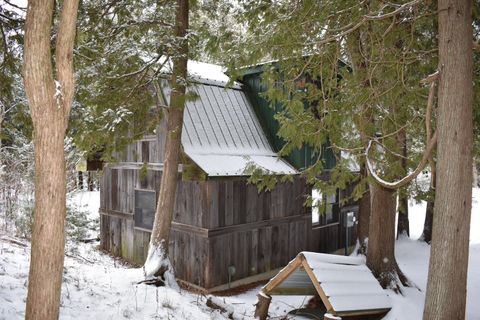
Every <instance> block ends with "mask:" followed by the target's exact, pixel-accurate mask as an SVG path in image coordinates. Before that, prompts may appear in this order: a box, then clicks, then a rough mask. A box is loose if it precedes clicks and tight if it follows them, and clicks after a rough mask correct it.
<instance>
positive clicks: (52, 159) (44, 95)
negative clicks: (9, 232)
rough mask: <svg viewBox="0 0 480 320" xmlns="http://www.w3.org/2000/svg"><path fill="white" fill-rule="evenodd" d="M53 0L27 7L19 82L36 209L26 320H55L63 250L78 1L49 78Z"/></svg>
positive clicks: (69, 9) (68, 6)
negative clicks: (27, 118) (28, 120)
mask: <svg viewBox="0 0 480 320" xmlns="http://www.w3.org/2000/svg"><path fill="white" fill-rule="evenodd" d="M53 7H54V1H53V0H38V1H29V2H28V9H27V18H26V23H25V47H24V82H25V91H26V93H27V97H28V102H29V108H30V111H31V115H32V121H33V143H34V149H35V208H34V223H33V233H32V248H31V261H30V271H29V278H28V295H27V304H26V314H25V318H26V319H58V315H59V305H60V290H61V283H62V274H63V259H64V247H65V235H64V225H65V210H66V208H65V207H66V202H65V198H66V174H65V155H64V138H65V130H66V127H67V123H68V115H69V113H70V109H71V105H72V100H73V93H74V78H73V61H72V52H73V45H74V39H75V24H76V19H77V9H78V0H66V1H64V2H63V9H62V13H61V17H60V24H59V29H58V35H57V43H56V50H55V52H56V63H57V66H56V74H57V76H58V82H57V83H58V85H56V83H55V81H54V78H53V66H52V63H51V61H52V56H51V51H50V33H51V27H52V15H53Z"/></svg>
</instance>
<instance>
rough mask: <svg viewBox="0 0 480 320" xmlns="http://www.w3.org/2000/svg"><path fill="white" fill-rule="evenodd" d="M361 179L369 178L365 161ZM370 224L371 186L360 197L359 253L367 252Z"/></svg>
mask: <svg viewBox="0 0 480 320" xmlns="http://www.w3.org/2000/svg"><path fill="white" fill-rule="evenodd" d="M360 174H361V179H362V180H363V179H366V178H367V174H368V173H367V167H366V166H365V163H363V164H362V165H361V167H360ZM369 224H370V187H369V186H368V184H367V188H366V190H365V192H364V193H363V196H362V198H360V200H359V203H358V225H357V239H358V245H359V246H358V253H360V254H367V240H368V228H369Z"/></svg>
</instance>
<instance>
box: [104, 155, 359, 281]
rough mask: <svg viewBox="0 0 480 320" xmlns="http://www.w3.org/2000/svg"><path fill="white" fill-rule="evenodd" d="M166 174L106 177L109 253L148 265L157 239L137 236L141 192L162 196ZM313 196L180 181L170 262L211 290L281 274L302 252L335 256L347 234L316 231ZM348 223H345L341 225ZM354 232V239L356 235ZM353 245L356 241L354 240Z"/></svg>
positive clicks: (299, 187)
mask: <svg viewBox="0 0 480 320" xmlns="http://www.w3.org/2000/svg"><path fill="white" fill-rule="evenodd" d="M160 179H161V171H160V170H157V169H155V168H151V169H149V170H147V174H146V175H145V177H144V178H143V179H142V178H141V177H140V168H134V167H132V165H131V164H129V165H125V167H123V168H122V167H121V164H117V165H113V166H112V167H106V168H105V169H104V175H103V181H102V189H101V190H102V192H101V193H102V195H101V205H102V207H101V209H100V211H101V212H102V215H101V239H102V242H101V245H102V247H103V249H105V250H108V251H110V252H112V253H113V254H115V255H118V256H121V257H124V258H125V259H127V260H129V261H132V262H135V263H138V264H142V263H143V262H144V260H145V258H146V254H147V250H148V241H149V237H150V233H149V232H148V230H143V229H139V228H135V226H134V220H133V213H134V201H135V199H134V190H135V189H143V190H156V191H157V194H158V188H159V186H160ZM310 192H311V190H310V188H309V187H308V186H307V185H306V184H305V181H304V179H302V178H295V179H294V181H293V182H291V183H290V182H289V183H282V184H279V185H278V186H277V187H276V188H275V189H274V190H273V191H271V192H261V193H258V191H257V188H256V186H253V185H248V184H247V182H246V178H224V179H220V178H216V179H210V180H207V181H180V182H179V184H178V189H177V199H176V205H175V212H174V224H173V227H172V234H171V243H170V255H171V259H172V261H173V263H174V266H175V271H176V276H177V277H178V278H180V279H183V280H185V281H188V282H190V283H193V284H196V285H199V286H201V287H204V288H207V289H208V288H212V287H216V286H219V285H222V284H226V283H228V280H229V279H228V267H230V266H234V267H235V269H236V273H235V275H234V276H233V278H232V280H237V279H241V278H245V277H248V276H253V275H256V274H259V273H263V272H267V271H270V270H274V269H276V268H279V267H282V266H284V265H285V264H287V263H288V262H289V261H290V260H291V259H293V258H294V257H295V256H296V255H297V254H298V252H300V251H302V250H310V251H319V252H332V251H335V250H338V249H339V248H342V247H343V246H344V243H345V240H344V239H345V234H344V228H343V227H340V224H338V223H336V224H332V225H330V226H323V227H319V228H312V223H311V210H310V209H309V208H306V207H304V206H303V203H304V202H305V197H306V195H308V194H310ZM342 222H343V216H341V221H340V223H342ZM351 232H353V231H351ZM350 239H352V241H354V239H353V234H351V236H350Z"/></svg>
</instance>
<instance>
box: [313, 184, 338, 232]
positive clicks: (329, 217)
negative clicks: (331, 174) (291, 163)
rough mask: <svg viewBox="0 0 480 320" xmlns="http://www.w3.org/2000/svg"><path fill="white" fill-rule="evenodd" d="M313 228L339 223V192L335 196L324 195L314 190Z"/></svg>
mask: <svg viewBox="0 0 480 320" xmlns="http://www.w3.org/2000/svg"><path fill="white" fill-rule="evenodd" d="M312 200H313V203H312V226H314V227H320V226H326V225H330V224H334V223H338V222H339V205H338V190H337V192H335V194H332V195H326V194H322V193H321V192H320V190H317V189H313V190H312Z"/></svg>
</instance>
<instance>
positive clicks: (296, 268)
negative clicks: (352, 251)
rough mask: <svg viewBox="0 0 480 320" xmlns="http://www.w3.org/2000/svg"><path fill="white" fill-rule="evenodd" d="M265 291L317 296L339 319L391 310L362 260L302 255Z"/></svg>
mask: <svg viewBox="0 0 480 320" xmlns="http://www.w3.org/2000/svg"><path fill="white" fill-rule="evenodd" d="M262 291H263V292H264V293H266V294H270V295H275V294H293V295H295V294H305V295H307V294H308V295H311V294H315V293H317V294H318V295H319V296H320V298H321V299H322V302H323V303H324V304H325V306H326V307H327V311H329V312H332V311H333V312H334V313H336V314H337V315H354V314H359V313H362V314H367V313H372V314H373V313H379V312H384V311H388V310H389V309H391V302H390V297H389V296H388V294H387V293H386V291H385V290H383V289H382V287H381V286H380V284H379V283H378V281H377V279H375V277H374V276H373V274H372V272H371V271H370V269H369V268H368V267H367V266H366V265H365V259H364V258H362V257H346V256H339V255H331V254H323V253H313V252H301V253H299V254H298V255H297V257H296V258H295V259H294V260H292V261H291V262H290V263H289V264H288V265H287V266H286V267H285V268H284V269H282V270H281V271H280V272H279V273H278V274H277V275H276V276H275V277H274V278H272V279H271V280H270V281H269V283H267V284H266V285H265V286H264V287H263V288H262Z"/></svg>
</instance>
